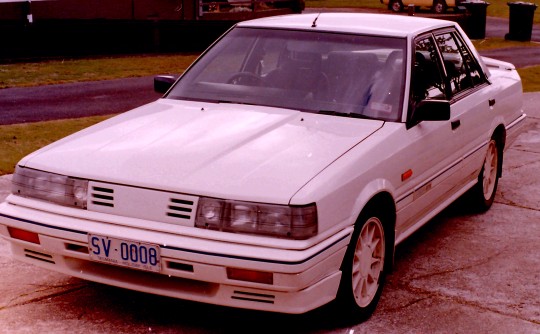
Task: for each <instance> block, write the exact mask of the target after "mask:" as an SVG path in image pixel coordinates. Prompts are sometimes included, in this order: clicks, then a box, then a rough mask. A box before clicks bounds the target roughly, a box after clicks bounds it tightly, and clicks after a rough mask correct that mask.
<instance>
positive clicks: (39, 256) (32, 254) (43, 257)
mask: <svg viewBox="0 0 540 334" xmlns="http://www.w3.org/2000/svg"><path fill="white" fill-rule="evenodd" d="M24 256H26V257H27V258H30V259H34V260H39V261H43V262H47V263H52V264H54V260H53V257H52V255H49V254H45V253H41V252H36V251H33V250H30V249H25V250H24Z"/></svg>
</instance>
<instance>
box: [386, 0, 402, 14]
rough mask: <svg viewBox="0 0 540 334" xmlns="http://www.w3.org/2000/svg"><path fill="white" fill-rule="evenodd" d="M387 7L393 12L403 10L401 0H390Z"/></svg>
mask: <svg viewBox="0 0 540 334" xmlns="http://www.w3.org/2000/svg"><path fill="white" fill-rule="evenodd" d="M388 9H390V10H391V11H393V12H394V13H399V12H401V11H402V10H403V3H402V2H401V0H392V1H390V4H389V5H388Z"/></svg>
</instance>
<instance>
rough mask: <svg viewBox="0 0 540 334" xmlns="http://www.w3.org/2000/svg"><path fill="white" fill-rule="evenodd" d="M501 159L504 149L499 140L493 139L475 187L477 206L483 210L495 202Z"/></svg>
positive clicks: (474, 194)
mask: <svg viewBox="0 0 540 334" xmlns="http://www.w3.org/2000/svg"><path fill="white" fill-rule="evenodd" d="M500 161H502V150H501V149H499V146H498V145H497V141H496V140H495V139H491V140H490V141H489V144H488V149H487V153H486V157H485V159H484V164H483V165H482V170H481V171H480V175H478V182H477V183H476V185H475V186H474V188H473V192H472V195H473V200H474V202H475V204H476V207H477V208H478V209H479V210H481V211H486V210H487V209H489V208H490V207H491V205H492V204H493V200H494V199H495V193H496V192H497V185H498V183H499V175H500V170H499V169H500Z"/></svg>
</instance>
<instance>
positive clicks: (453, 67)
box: [436, 32, 484, 95]
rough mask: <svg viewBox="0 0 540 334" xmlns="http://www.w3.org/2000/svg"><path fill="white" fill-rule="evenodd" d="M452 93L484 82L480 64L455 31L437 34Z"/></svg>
mask: <svg viewBox="0 0 540 334" xmlns="http://www.w3.org/2000/svg"><path fill="white" fill-rule="evenodd" d="M436 40H437V45H438V46H439V50H440V52H441V54H442V57H443V60H444V67H445V69H446V74H447V77H448V83H449V84H450V89H451V92H452V95H455V94H457V93H459V92H461V91H464V90H467V89H469V88H471V87H474V86H477V85H479V84H481V83H483V82H484V79H483V76H482V72H481V70H480V67H479V65H478V64H477V63H476V62H475V61H474V57H473V56H472V55H471V53H470V52H469V49H468V48H467V47H466V45H465V44H464V43H463V42H462V41H461V39H459V38H458V36H456V35H455V33H453V32H447V33H443V34H439V35H437V36H436Z"/></svg>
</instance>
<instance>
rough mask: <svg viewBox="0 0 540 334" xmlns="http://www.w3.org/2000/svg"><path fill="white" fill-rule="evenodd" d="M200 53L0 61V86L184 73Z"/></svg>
mask: <svg viewBox="0 0 540 334" xmlns="http://www.w3.org/2000/svg"><path fill="white" fill-rule="evenodd" d="M197 56H198V54H174V55H158V56H156V55H152V56H131V57H110V58H95V59H67V60H51V61H42V62H36V63H17V64H4V65H0V89H1V88H9V87H28V86H40V85H49V84H60V83H70V82H81V81H96V80H109V79H118V78H129V77H142V76H147V75H156V74H178V73H182V72H183V71H184V70H185V69H186V68H187V67H188V66H189V65H190V64H191V63H192V62H193V61H194V60H195V59H196V58H197Z"/></svg>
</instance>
